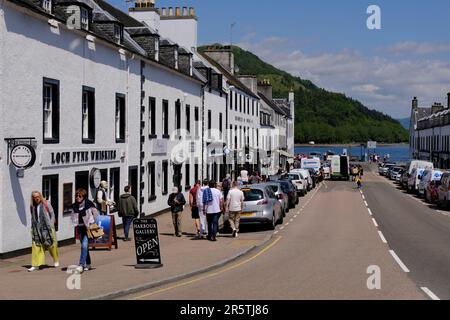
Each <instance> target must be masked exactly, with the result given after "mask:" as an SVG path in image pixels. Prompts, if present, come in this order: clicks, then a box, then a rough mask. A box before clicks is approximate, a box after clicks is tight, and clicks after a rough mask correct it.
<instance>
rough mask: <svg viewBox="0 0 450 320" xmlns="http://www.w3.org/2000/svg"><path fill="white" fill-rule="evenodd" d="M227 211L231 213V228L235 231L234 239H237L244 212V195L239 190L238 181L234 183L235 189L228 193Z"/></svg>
mask: <svg viewBox="0 0 450 320" xmlns="http://www.w3.org/2000/svg"><path fill="white" fill-rule="evenodd" d="M225 210H226V211H227V212H228V213H229V221H230V226H231V229H233V234H232V237H233V238H237V237H238V232H239V222H240V220H241V213H242V210H244V193H243V192H242V191H241V190H239V188H238V185H237V182H236V181H233V189H231V191H230V192H229V193H228V197H227V203H226V206H225Z"/></svg>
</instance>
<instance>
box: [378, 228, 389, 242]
mask: <svg viewBox="0 0 450 320" xmlns="http://www.w3.org/2000/svg"><path fill="white" fill-rule="evenodd" d="M378 235H379V236H380V238H381V241H383V243H386V244H387V241H386V238H385V237H384V235H383V233H382V232H381V231H378Z"/></svg>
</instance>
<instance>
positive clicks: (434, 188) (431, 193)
mask: <svg viewBox="0 0 450 320" xmlns="http://www.w3.org/2000/svg"><path fill="white" fill-rule="evenodd" d="M441 179H442V177H441ZM440 185H441V180H431V181H430V183H429V184H428V186H427V188H426V189H425V202H428V203H437V201H438V199H439V186H440Z"/></svg>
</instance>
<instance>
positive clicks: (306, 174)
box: [290, 169, 313, 191]
mask: <svg viewBox="0 0 450 320" xmlns="http://www.w3.org/2000/svg"><path fill="white" fill-rule="evenodd" d="M290 173H300V174H301V175H302V176H303V177H304V178H305V180H306V182H307V185H306V188H307V191H310V190H311V189H312V188H313V180H312V177H311V174H310V173H309V171H308V170H306V169H294V170H291V172H290Z"/></svg>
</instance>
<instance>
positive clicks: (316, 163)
mask: <svg viewBox="0 0 450 320" xmlns="http://www.w3.org/2000/svg"><path fill="white" fill-rule="evenodd" d="M321 165H322V164H321V162H320V158H315V157H314V158H303V159H302V161H301V168H302V169H306V170H308V169H314V171H315V172H319V170H320V167H321Z"/></svg>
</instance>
